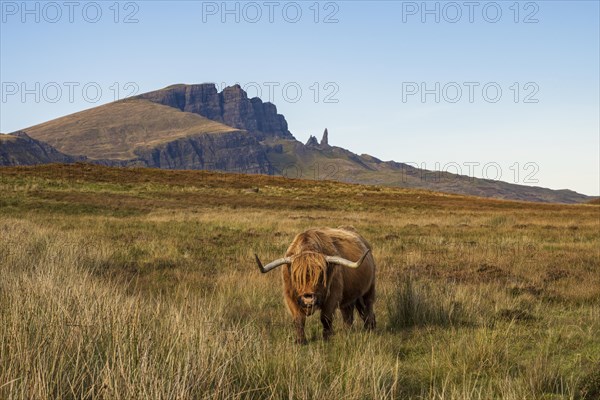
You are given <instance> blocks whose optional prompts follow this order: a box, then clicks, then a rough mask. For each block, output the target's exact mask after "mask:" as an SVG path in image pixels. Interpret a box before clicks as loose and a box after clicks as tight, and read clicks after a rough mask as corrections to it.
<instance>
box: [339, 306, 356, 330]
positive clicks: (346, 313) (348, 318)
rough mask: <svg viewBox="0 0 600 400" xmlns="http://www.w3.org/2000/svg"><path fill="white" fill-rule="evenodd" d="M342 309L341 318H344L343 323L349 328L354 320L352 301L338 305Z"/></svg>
mask: <svg viewBox="0 0 600 400" xmlns="http://www.w3.org/2000/svg"><path fill="white" fill-rule="evenodd" d="M340 310H341V311H342V318H343V319H344V324H345V325H346V326H347V327H348V328H349V327H351V326H352V323H353V322H354V303H350V304H348V305H345V306H344V307H340Z"/></svg>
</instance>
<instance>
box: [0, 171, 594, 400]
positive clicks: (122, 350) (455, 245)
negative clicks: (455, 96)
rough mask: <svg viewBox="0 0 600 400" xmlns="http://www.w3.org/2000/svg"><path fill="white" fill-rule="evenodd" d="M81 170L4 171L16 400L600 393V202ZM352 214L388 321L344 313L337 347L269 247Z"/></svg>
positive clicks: (8, 389) (9, 384) (4, 268)
mask: <svg viewBox="0 0 600 400" xmlns="http://www.w3.org/2000/svg"><path fill="white" fill-rule="evenodd" d="M72 168H73V169H72V170H69V171H68V172H69V173H68V174H67V175H65V177H60V176H57V177H56V178H52V177H51V176H46V174H48V173H49V169H43V168H42V169H39V170H37V172H34V173H31V172H28V173H27V174H24V175H13V174H8V173H6V174H3V173H2V170H0V185H1V187H2V191H1V192H0V237H1V240H0V327H1V329H0V398H2V399H4V398H7V399H54V398H65V399H68V398H78V399H79V398H88V399H95V398H106V399H136V398H139V399H141V398H143V399H147V398H168V399H171V398H172V399H177V398H181V399H188V398H197V399H202V398H211V399H212V398H217V399H218V398H222V399H231V398H233V399H236V398H238V399H242V398H243V399H255V398H273V399H279V398H306V399H308V398H340V399H341V398H344V399H367V398H373V399H385V398H390V399H391V398H417V399H491V398H502V399H515V400H517V399H519V400H520V399H539V398H545V399H571V398H573V399H575V398H586V399H595V398H597V396H598V393H600V385H599V384H598V382H599V380H598V376H600V375H599V373H598V371H600V368H599V365H600V339H599V338H598V332H600V306H599V304H600V274H599V254H598V248H599V247H600V234H599V229H600V221H599V220H598V210H599V209H598V208H597V206H544V205H540V206H537V205H527V204H524V203H506V202H500V203H498V202H495V201H489V200H481V199H468V198H462V197H460V196H457V197H452V196H449V197H444V200H443V201H444V202H448V203H442V206H440V204H439V203H438V201H442V200H439V199H438V198H436V197H435V196H434V195H430V196H432V198H431V199H427V197H426V196H424V195H423V197H422V199H421V200H420V201H419V206H418V207H415V206H414V205H415V202H413V200H412V197H411V196H413V194H412V192H410V191H402V190H397V191H394V190H392V191H390V192H387V190H388V189H384V190H382V191H379V192H378V191H373V192H368V188H362V187H360V186H351V185H337V184H331V183H327V184H323V185H324V186H323V187H321V190H323V195H322V196H321V197H322V198H317V197H314V196H316V194H315V193H312V194H311V195H310V196H313V197H314V198H313V199H312V200H311V202H312V203H311V204H314V205H316V206H317V207H316V208H315V209H310V208H308V209H305V208H302V207H299V205H301V204H302V201H301V200H298V199H297V197H299V196H300V197H301V196H302V193H301V192H302V188H303V185H305V184H304V183H302V182H295V181H285V180H273V181H268V180H265V179H266V178H263V177H256V178H253V177H246V178H244V179H241V178H238V180H237V181H236V180H231V179H232V178H231V179H230V178H229V177H227V176H225V177H223V176H222V175H219V174H215V175H208V176H205V177H204V180H203V181H201V182H199V181H198V182H196V181H193V180H192V181H193V182H196V183H193V182H192V183H190V184H189V189H185V188H186V187H188V186H186V185H185V184H183V183H182V182H188V181H187V180H189V179H190V176H193V173H190V174H187V175H186V174H185V173H183V174H179V173H176V174H175V175H174V176H170V175H168V176H169V179H170V180H171V182H170V183H169V182H165V180H169V179H165V176H163V175H161V172H156V171H149V172H148V175H144V174H141V175H139V176H136V177H133V176H129V178H127V177H126V176H124V175H123V176H121V175H120V173H121V172H119V170H113V169H110V170H104V169H98V170H96V169H92V170H90V171H88V172H89V173H90V174H92V176H86V175H85V173H83V172H82V171H80V170H78V169H77V168H80V167H72ZM123 174H126V175H127V174H128V172H123ZM155 174H156V175H155ZM121 178H122V179H121ZM135 179H138V180H140V182H132V180H135ZM182 179H183V180H184V181H182ZM253 179H254V180H253ZM311 185H312V184H311ZM248 186H257V187H259V188H260V191H259V192H258V193H243V192H242V190H243V188H245V187H248ZM192 189H193V190H192ZM362 191H365V193H367V192H368V193H370V194H369V196H372V197H371V198H370V199H369V201H365V200H360V207H361V208H362V209H363V211H356V212H352V213H348V212H347V210H348V209H352V207H353V206H354V205H355V204H357V203H356V201H357V200H356V197H355V196H354V195H355V194H356V193H359V192H362ZM299 192H300V194H299ZM336 192H338V193H344V194H345V195H347V197H342V198H340V197H339V196H336V195H335V193H336ZM328 193H329V194H328ZM331 193H334V194H333V195H331ZM330 195H331V197H329V196H330ZM261 196H262V197H261ZM428 196H429V195H428ZM204 197H205V198H206V201H202V199H203V198H204ZM364 197H368V196H363V197H362V198H363V199H364ZM396 197H397V200H394V199H395V198H396ZM465 199H466V200H465ZM444 204H445V205H444ZM511 204H512V205H511ZM343 224H352V225H354V226H355V227H356V228H357V229H358V230H359V231H360V232H361V233H362V234H363V235H364V236H365V237H366V238H367V239H368V240H369V241H370V242H371V244H372V246H373V248H374V256H375V259H376V261H377V265H378V271H377V279H378V281H377V292H378V296H377V302H376V306H375V312H376V314H377V318H378V328H377V329H376V330H375V331H374V332H372V333H369V332H364V331H363V330H362V329H361V328H360V324H358V323H355V326H353V327H352V328H351V329H345V328H344V327H342V324H341V321H340V319H341V318H339V316H338V318H337V319H336V321H335V329H336V335H335V336H334V337H333V339H332V340H331V341H330V342H323V341H322V340H321V339H320V337H321V334H320V333H321V327H320V323H319V321H318V318H315V317H312V318H309V320H308V324H307V336H308V339H309V344H308V345H307V346H297V345H295V344H294V341H293V332H292V327H291V322H290V320H289V317H288V315H287V313H286V311H285V308H284V306H283V301H282V295H281V282H280V276H279V274H278V273H277V272H274V273H271V274H267V275H261V274H260V273H259V272H258V270H257V268H256V267H255V265H254V264H253V256H252V255H253V253H254V252H255V251H256V252H258V253H259V254H260V255H261V257H262V258H264V259H268V258H276V257H280V256H281V255H282V254H283V252H284V251H285V249H286V247H287V245H288V244H289V242H290V241H291V239H292V238H293V236H294V234H296V233H298V232H300V231H301V230H303V229H306V228H308V227H313V226H338V225H343ZM574 227H577V228H574Z"/></svg>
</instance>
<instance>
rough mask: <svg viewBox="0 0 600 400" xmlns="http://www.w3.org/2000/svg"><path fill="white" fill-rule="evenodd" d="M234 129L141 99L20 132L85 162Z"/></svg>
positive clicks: (131, 155)
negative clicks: (180, 139)
mask: <svg viewBox="0 0 600 400" xmlns="http://www.w3.org/2000/svg"><path fill="white" fill-rule="evenodd" d="M234 130H235V129H233V128H231V127H229V126H227V125H223V124H220V123H218V122H215V121H211V120H209V119H206V118H204V117H202V116H200V115H197V114H192V113H185V112H182V111H180V110H178V109H176V108H173V107H168V106H163V105H160V104H156V103H152V102H150V101H147V100H140V99H127V100H123V101H118V102H114V103H110V104H106V105H103V106H100V107H96V108H92V109H89V110H85V111H81V112H78V113H75V114H71V115H67V116H65V117H62V118H58V119H54V120H52V121H48V122H45V123H43V124H40V125H36V126H33V127H30V128H26V129H23V131H24V132H26V133H27V134H28V135H29V136H31V137H33V138H34V139H38V140H41V141H44V142H47V143H49V144H50V145H52V146H54V147H56V148H57V149H58V150H60V151H61V152H63V153H66V154H72V155H73V154H76V155H85V156H87V157H89V158H91V159H117V160H127V159H130V158H134V157H135V154H134V152H135V150H136V149H138V148H140V147H154V146H156V145H158V144H160V143H166V142H170V141H173V140H176V139H178V138H182V137H186V136H190V135H197V134H202V133H221V132H229V131H234Z"/></svg>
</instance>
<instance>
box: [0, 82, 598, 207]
mask: <svg viewBox="0 0 600 400" xmlns="http://www.w3.org/2000/svg"><path fill="white" fill-rule="evenodd" d="M21 132H24V134H26V135H28V137H30V138H31V139H32V140H36V141H39V142H43V143H47V145H49V146H51V147H52V148H54V149H55V150H56V151H57V152H60V153H63V154H65V155H67V156H68V157H75V159H77V160H85V161H88V162H92V163H97V164H102V165H108V166H123V167H128V166H145V167H156V168H163V169H207V170H219V171H227V172H241V173H260V174H280V175H283V176H287V177H291V178H308V179H330V180H338V181H342V182H349V183H362V184H378V185H388V186H397V187H407V188H419V189H428V190H434V191H440V192H448V193H456V194H467V195H475V196H481V197H496V198H501V199H512V200H526V201H538V202H559V203H580V202H586V201H589V200H591V199H592V197H589V196H586V195H583V194H579V193H576V192H574V191H571V190H568V189H566V190H552V189H546V188H540V187H532V186H524V185H516V184H511V183H507V182H502V181H491V180H484V179H478V178H472V177H467V176H460V175H455V174H451V173H447V172H437V171H426V170H420V169H417V168H414V167H412V166H410V165H408V164H403V163H401V162H396V161H382V160H380V159H378V158H376V157H374V156H371V155H368V154H361V155H358V154H355V153H353V152H351V151H349V150H346V149H344V148H341V147H337V146H333V145H331V144H330V136H329V132H328V130H327V129H325V131H324V132H323V135H322V138H321V140H320V141H318V140H317V138H316V137H314V136H312V135H311V136H310V138H309V140H308V142H307V143H306V144H303V143H301V142H299V141H298V140H296V138H295V137H294V136H293V135H292V133H291V132H290V131H289V129H288V124H287V121H286V120H285V117H284V116H283V115H281V114H278V113H277V108H276V106H275V105H274V104H272V103H269V102H263V101H262V100H261V99H259V98H257V97H255V98H248V96H247V93H246V92H245V91H244V90H243V89H242V88H241V87H240V86H239V85H234V86H230V87H227V88H225V89H223V90H222V91H221V92H218V91H217V88H216V86H215V85H214V84H211V83H203V84H194V85H184V84H176V85H171V86H168V87H166V88H163V89H159V90H156V91H151V92H148V93H143V94H141V95H138V96H134V97H130V98H127V99H124V100H120V101H117V102H113V103H108V104H105V105H102V106H98V107H94V108H91V109H88V110H84V111H80V112H78V113H74V114H70V115H67V116H64V117H61V118H57V119H54V120H51V121H47V122H45V123H42V124H38V125H35V126H32V127H29V128H25V129H22V130H21ZM65 160H67V161H64V162H69V161H68V160H69V159H65ZM0 164H2V160H1V159H0Z"/></svg>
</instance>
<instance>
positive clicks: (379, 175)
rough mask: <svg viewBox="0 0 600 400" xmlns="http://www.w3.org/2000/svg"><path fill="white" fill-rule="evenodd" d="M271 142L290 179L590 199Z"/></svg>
mask: <svg viewBox="0 0 600 400" xmlns="http://www.w3.org/2000/svg"><path fill="white" fill-rule="evenodd" d="M271 144H279V145H281V146H282V147H283V152H282V153H275V152H271V153H269V160H270V161H271V163H273V164H274V165H275V167H276V171H277V172H278V173H279V174H280V175H282V176H286V177H291V178H303V179H316V180H319V179H330V180H337V181H342V182H350V183H363V184H379V185H388V186H396V187H405V188H413V189H426V190H434V191H438V192H447V193H460V194H468V195H472V196H480V197H494V198H503V199H513V200H522V201H538V202H550V203H581V202H585V201H586V200H588V199H589V198H588V197H587V196H585V195H582V194H579V193H576V192H574V191H570V190H562V191H560V190H551V189H546V188H541V187H534V186H524V185H516V184H511V183H507V182H501V181H491V180H485V179H475V178H472V177H468V176H462V175H456V174H451V173H447V172H443V173H442V172H436V171H426V170H422V169H415V168H410V167H407V166H404V167H403V166H400V164H398V163H393V162H382V161H380V160H377V159H375V158H373V157H371V156H369V155H362V156H357V155H355V154H353V153H351V152H349V151H347V150H345V149H342V148H339V147H329V148H327V149H322V148H307V147H304V146H302V145H301V144H300V143H299V142H296V141H290V140H276V141H272V142H271Z"/></svg>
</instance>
